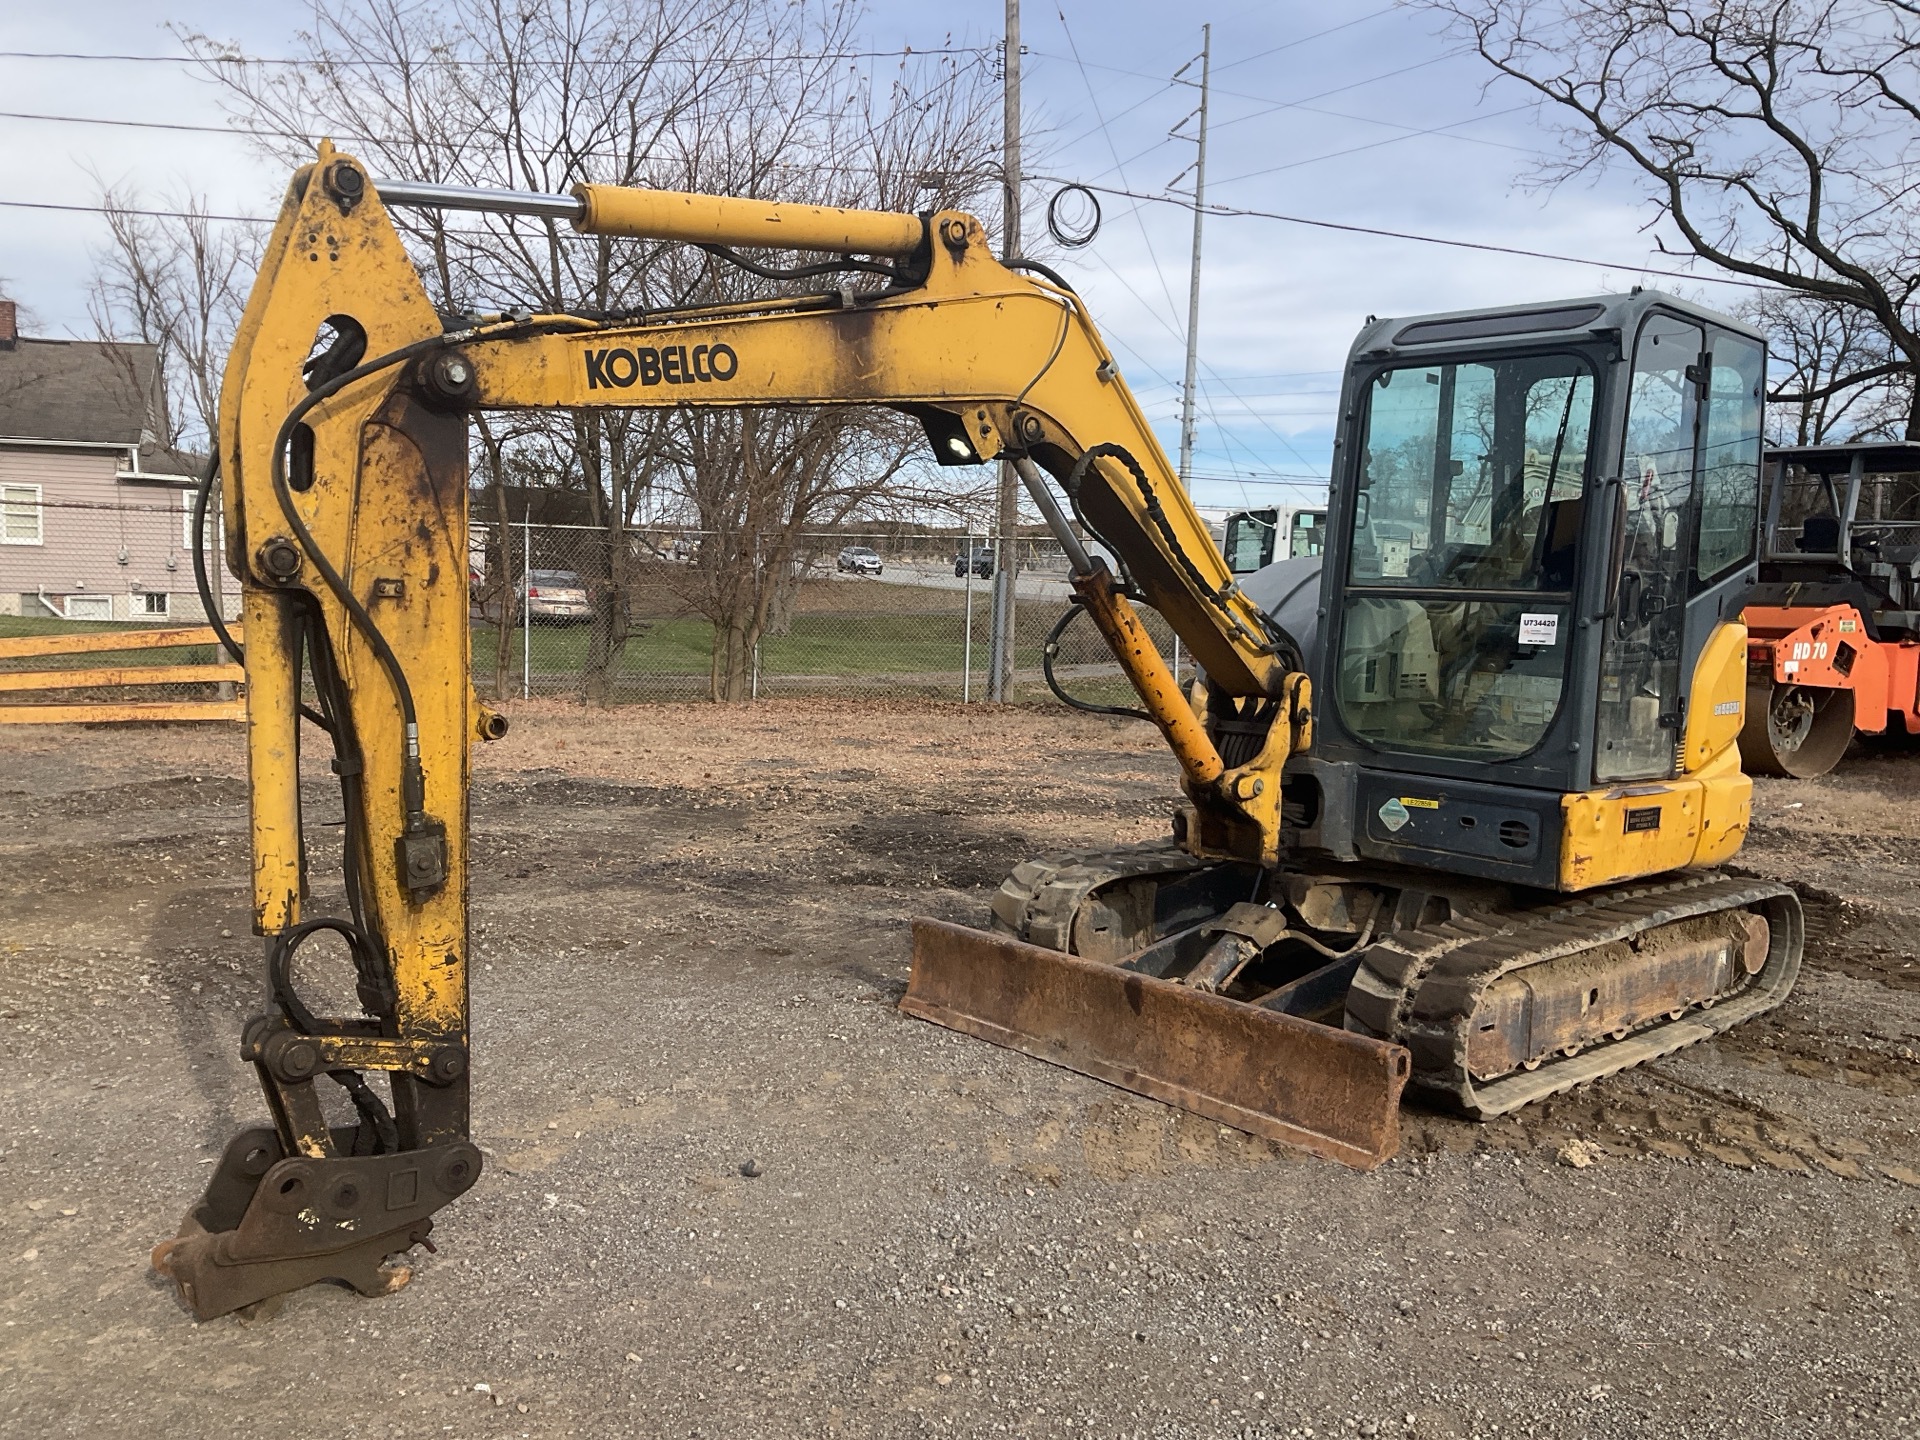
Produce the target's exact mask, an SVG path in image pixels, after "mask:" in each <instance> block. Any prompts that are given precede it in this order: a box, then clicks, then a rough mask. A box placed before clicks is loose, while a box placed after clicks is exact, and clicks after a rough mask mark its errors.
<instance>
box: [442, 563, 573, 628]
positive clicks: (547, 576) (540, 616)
mask: <svg viewBox="0 0 1920 1440" xmlns="http://www.w3.org/2000/svg"><path fill="white" fill-rule="evenodd" d="M517 578H518V577H516V580H517ZM469 584H471V577H469ZM523 588H524V594H525V599H526V607H525V616H526V618H527V619H529V620H531V621H532V622H533V623H534V624H536V625H584V624H586V623H587V622H588V621H589V620H591V619H592V618H593V606H592V604H591V603H590V602H589V601H588V599H587V582H586V581H584V580H582V579H581V578H580V577H579V575H577V574H576V573H575V572H573V571H572V570H535V571H534V572H533V573H532V574H531V575H529V576H527V577H526V583H525V585H524V587H523V586H522V585H520V584H518V583H516V584H515V585H514V586H513V588H512V590H511V591H510V592H508V593H507V594H506V595H491V596H484V597H483V594H482V592H481V591H480V590H479V589H478V588H475V589H474V591H473V597H474V600H473V609H472V612H471V613H472V617H473V618H474V619H475V620H483V621H486V622H487V623H489V624H497V623H499V620H500V616H501V612H502V611H503V610H504V611H505V612H506V616H507V623H508V624H509V625H518V624H519V623H520V621H521V618H522V609H521V597H522V593H523ZM503 602H504V603H503Z"/></svg>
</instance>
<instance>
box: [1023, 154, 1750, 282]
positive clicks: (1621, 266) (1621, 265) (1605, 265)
mask: <svg viewBox="0 0 1920 1440" xmlns="http://www.w3.org/2000/svg"><path fill="white" fill-rule="evenodd" d="M1030 178H1032V179H1035V180H1043V181H1045V182H1046V183H1047V184H1049V185H1084V186H1086V187H1087V189H1089V190H1098V191H1099V192H1100V193H1101V194H1103V195H1120V196H1124V197H1125V198H1127V199H1129V200H1151V201H1155V202H1157V203H1158V204H1161V205H1178V206H1180V207H1181V208H1182V209H1191V208H1192V207H1193V202H1192V201H1191V200H1188V199H1187V198H1185V197H1184V196H1181V195H1148V194H1143V193H1142V192H1140V191H1138V190H1123V189H1121V188H1120V187H1119V186H1116V185H1102V184H1098V183H1096V182H1094V181H1091V180H1063V179H1061V178H1060V177H1059V176H1057V175H1035V176H1032V177H1030ZM1207 213H1208V214H1209V215H1227V216H1237V217H1241V218H1245V219H1254V220H1279V221H1281V222H1283V223H1285V224H1288V225H1307V226H1311V227H1312V228H1314V229H1316V230H1337V231H1341V232H1343V233H1345V234H1349V235H1377V236H1380V237H1381V238H1383V239H1387V240H1411V241H1414V242H1416V243H1418V244H1421V245H1445V246H1448V247H1450V248H1452V249H1456V250H1484V251H1487V252H1488V253H1490V254H1494V255H1519V256H1523V257H1525V258H1526V259H1529V260H1558V261H1561V262H1563V263H1565V264H1569V265H1591V266H1594V267H1596V268H1598V269H1602V270H1628V271H1631V272H1633V273H1634V274H1636V275H1665V276H1670V277H1671V278H1673V279H1676V280H1694V281H1699V282H1702V283H1709V284H1714V285H1737V286H1740V287H1741V288H1743V289H1747V290H1777V289H1779V288H1781V287H1779V286H1777V285H1770V284H1766V283H1764V282H1762V281H1758V280H1733V279H1727V278H1723V277H1721V276H1718V275H1700V274H1696V273H1694V272H1692V271H1687V270H1661V269H1656V268H1655V267H1653V266H1651V265H1634V264H1630V263H1628V262H1626V261H1623V260H1596V259H1594V258H1593V257H1592V256H1590V255H1562V254H1558V253H1556V252H1554V251H1551V250H1526V249H1522V248H1520V247H1519V246H1516V245H1495V244H1493V243H1492V242H1490V241H1486V240H1455V239H1449V238H1447V237H1445V236H1441V235H1422V234H1419V233H1418V232H1416V231H1412V230H1387V229H1383V228H1381V227H1379V226H1375V225H1354V224H1349V223H1347V222H1344V221H1339V220H1314V219H1310V218H1309V217H1307V216H1304V215H1284V214H1282V213H1280V212H1279V211H1277V210H1253V209H1249V208H1246V207H1243V206H1233V205H1209V206H1207Z"/></svg>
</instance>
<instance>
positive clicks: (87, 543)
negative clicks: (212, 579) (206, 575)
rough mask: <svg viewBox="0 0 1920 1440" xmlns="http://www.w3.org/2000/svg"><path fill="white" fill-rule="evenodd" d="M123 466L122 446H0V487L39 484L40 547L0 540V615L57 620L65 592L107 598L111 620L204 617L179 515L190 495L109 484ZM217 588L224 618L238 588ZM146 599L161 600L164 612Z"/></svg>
mask: <svg viewBox="0 0 1920 1440" xmlns="http://www.w3.org/2000/svg"><path fill="white" fill-rule="evenodd" d="M126 463H127V456H126V452H125V451H123V450H122V451H112V450H98V451H93V450H71V449H53V448H47V449H31V448H25V447H17V446H0V485H35V486H38V487H39V488H40V500H41V512H40V513H41V542H40V543H39V544H38V545H19V544H0V613H7V614H23V615H36V614H46V613H49V611H50V612H51V613H53V614H66V613H68V612H67V600H68V597H70V596H106V597H109V606H110V617H111V618H112V619H114V620H143V619H149V620H160V619H169V620H172V621H174V622H176V623H177V622H182V621H184V622H186V623H189V624H192V623H194V622H197V621H199V620H201V619H203V618H204V612H203V611H202V609H201V606H200V601H199V598H198V596H197V595H196V594H195V593H194V583H193V556H192V552H191V551H190V550H189V548H188V546H187V513H186V511H185V510H184V509H183V506H184V505H185V504H186V503H187V502H186V498H185V497H186V496H188V495H189V494H190V493H191V492H190V491H187V490H185V489H180V488H174V487H172V486H169V485H164V484H154V483H152V482H128V481H124V480H120V479H117V478H116V477H117V476H118V474H119V473H120V472H121V471H122V470H123V469H124V468H125V466H126ZM210 558H212V559H213V560H214V567H213V568H214V570H215V573H216V574H219V573H222V572H223V570H224V567H223V566H222V565H221V564H220V562H219V560H218V557H217V555H215V556H213V557H210ZM226 585H227V589H228V600H227V604H226V607H225V608H226V610H227V612H228V613H229V614H232V613H234V612H235V611H236V609H237V598H238V588H237V586H235V585H234V583H233V582H232V581H231V580H227V582H226ZM147 595H165V596H167V597H168V598H167V602H166V604H167V608H166V612H165V614H164V615H162V614H159V613H154V612H152V611H150V610H149V609H148V608H147V605H148V602H147V601H146V600H145V599H144V597H145V596H147ZM103 618H104V617H103Z"/></svg>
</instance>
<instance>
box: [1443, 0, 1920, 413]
mask: <svg viewBox="0 0 1920 1440" xmlns="http://www.w3.org/2000/svg"><path fill="white" fill-rule="evenodd" d="M1417 3H1420V4H1422V5H1424V6H1425V7H1426V8H1429V9H1433V10H1437V11H1440V12H1441V13H1443V14H1445V15H1446V16H1447V17H1449V21H1450V28H1452V29H1453V31H1454V32H1455V33H1457V34H1460V35H1462V36H1463V37H1464V38H1465V39H1466V40H1467V41H1468V42H1469V43H1470V44H1471V45H1473V47H1474V48H1475V49H1477V50H1478V52H1479V53H1480V55H1481V56H1482V57H1484V58H1485V59H1486V61H1487V62H1488V63H1489V64H1491V65H1492V66H1493V67H1494V68H1495V69H1496V70H1497V71H1499V72H1500V74H1502V75H1505V76H1509V77H1511V78H1512V79H1514V80H1517V81H1519V82H1521V83H1522V84H1524V85H1526V86H1528V87H1529V88H1531V89H1532V90H1533V91H1534V92H1535V93H1536V94H1538V95H1540V96H1541V97H1543V98H1544V99H1546V100H1547V101H1549V102H1551V105H1552V106H1554V107H1558V110H1559V112H1560V114H1561V115H1562V117H1563V119H1564V120H1565V122H1566V123H1565V125H1564V126H1563V127H1562V129H1561V135H1562V138H1563V140H1564V142H1565V148H1564V150H1563V152H1562V153H1561V154H1560V155H1559V156H1558V157H1556V158H1554V159H1552V160H1549V161H1548V162H1546V163H1545V164H1544V165H1543V167H1542V168H1541V170H1540V171H1539V173H1538V175H1537V177H1536V178H1537V179H1539V180H1540V181H1542V182H1543V183H1546V184H1549V185H1551V184H1556V183H1559V182H1561V181H1564V180H1566V179H1568V178H1571V177H1573V176H1576V175H1581V174H1585V173H1589V172H1593V171H1596V170H1598V169H1600V168H1602V167H1604V166H1606V165H1608V164H1610V163H1624V164H1625V165H1627V166H1628V167H1630V168H1631V169H1632V170H1634V171H1637V172H1638V173H1639V175H1640V176H1641V177H1642V178H1643V179H1644V180H1645V181H1646V182H1647V184H1648V188H1649V193H1650V194H1651V196H1652V198H1653V200H1654V202H1655V204H1656V206H1657V207H1658V212H1659V218H1664V219H1665V220H1667V221H1669V222H1671V224H1672V225H1673V226H1674V227H1675V228H1676V229H1677V230H1678V231H1679V232H1680V235H1681V237H1682V238H1683V239H1684V240H1685V242H1686V244H1687V246H1688V247H1690V248H1691V249H1692V251H1693V253H1694V254H1696V255H1698V256H1700V257H1701V258H1703V259H1706V260H1709V261H1711V262H1713V263H1714V264H1715V265H1718V266H1721V267H1722V268H1724V269H1726V270H1730V271H1732V272H1733V273H1735V274H1738V275H1745V276H1749V277H1751V278H1753V279H1755V280H1760V281H1765V282H1768V283H1771V284H1773V285H1777V286H1780V287H1782V288H1783V289H1786V290H1790V291H1793V292H1795V293H1796V294H1799V295H1804V296H1808V297H1811V299H1813V300H1815V301H1818V302H1821V303H1822V304H1826V305H1831V306H1836V307H1841V308H1844V309H1848V310H1853V311H1857V312H1860V314H1861V315H1862V316H1864V317H1867V318H1868V319H1869V320H1870V321H1871V324H1872V325H1873V326H1876V327H1877V328H1878V330H1879V332H1880V334H1882V335H1883V336H1884V337H1885V339H1886V342H1887V346H1888V355H1887V357H1886V358H1885V359H1884V360H1879V361H1873V360H1871V359H1870V360H1869V363H1866V364H1864V365H1863V366H1862V367H1861V368H1860V369H1858V370H1854V371H1850V372H1848V373H1846V374H1841V375H1835V376H1831V377H1829V378H1827V379H1826V380H1825V381H1823V382H1822V383H1823V385H1824V386H1826V387H1827V393H1828V395H1829V396H1832V395H1840V394H1843V393H1845V392H1847V391H1850V390H1852V389H1853V388H1855V387H1857V386H1880V387H1881V388H1882V389H1884V388H1885V387H1886V385H1887V383H1888V382H1889V381H1890V380H1896V379H1897V383H1898V385H1899V388H1900V391H1901V393H1902V394H1903V395H1904V397H1905V401H1906V407H1905V414H1904V416H1903V419H1902V425H1901V429H1902V431H1903V433H1904V434H1905V437H1906V438H1907V439H1920V387H1916V386H1915V384H1914V376H1915V374H1916V372H1917V371H1920V321H1917V320H1916V317H1915V315H1914V313H1913V299H1914V294H1915V290H1916V287H1920V253H1916V250H1917V248H1920V247H1917V241H1920V237H1917V236H1916V233H1915V228H1914V218H1913V211H1912V196H1913V190H1914V185H1915V182H1916V180H1920V168H1917V167H1920V144H1917V143H1916V142H1920V66H1917V63H1916V62H1920V4H1916V3H1913V0H1707V3H1698V4H1687V3H1680V0H1417ZM1795 393H1798V392H1795Z"/></svg>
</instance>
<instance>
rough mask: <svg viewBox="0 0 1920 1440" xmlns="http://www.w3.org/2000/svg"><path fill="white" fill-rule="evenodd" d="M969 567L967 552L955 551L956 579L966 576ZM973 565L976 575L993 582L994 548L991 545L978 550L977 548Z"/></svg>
mask: <svg viewBox="0 0 1920 1440" xmlns="http://www.w3.org/2000/svg"><path fill="white" fill-rule="evenodd" d="M968 565H969V561H968V557H967V552H966V551H964V550H956V551H954V554H953V576H954V579H956V580H957V579H959V578H960V577H961V576H963V575H965V574H966V573H967V569H968ZM971 565H972V569H973V573H974V574H976V575H978V576H979V577H980V578H981V579H982V580H991V579H992V578H993V547H992V546H991V545H981V546H979V547H978V548H976V549H975V550H974V552H973V557H972V561H971Z"/></svg>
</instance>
